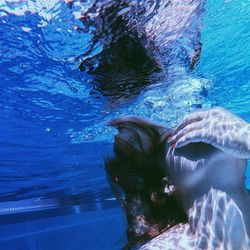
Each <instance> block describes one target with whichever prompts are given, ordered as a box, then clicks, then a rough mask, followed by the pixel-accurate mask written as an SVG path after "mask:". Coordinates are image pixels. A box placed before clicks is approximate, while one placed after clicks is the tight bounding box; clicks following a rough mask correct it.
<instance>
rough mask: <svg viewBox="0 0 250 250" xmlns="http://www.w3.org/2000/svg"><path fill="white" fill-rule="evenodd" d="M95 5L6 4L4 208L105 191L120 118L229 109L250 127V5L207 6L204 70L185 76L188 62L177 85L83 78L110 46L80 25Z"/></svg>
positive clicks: (172, 119) (172, 117)
mask: <svg viewBox="0 0 250 250" xmlns="http://www.w3.org/2000/svg"><path fill="white" fill-rule="evenodd" d="M68 2H69V1H68ZM90 5H91V1H86V2H81V1H75V5H74V7H73V8H72V6H71V7H70V6H69V4H68V5H67V4H66V3H65V2H64V1H57V0H53V1H0V37H1V39H0V51H1V55H0V69H1V70H0V79H1V80H0V84H1V93H0V120H1V122H0V135H1V137H0V145H1V146H0V167H1V168H0V169H1V170H0V201H9V200H20V199H25V198H31V197H57V196H60V195H64V194H67V195H68V194H70V195H72V194H79V193H82V192H85V191H86V190H97V191H96V192H98V190H99V189H101V188H103V187H106V186H107V185H108V184H107V182H106V179H105V174H104V170H103V157H104V156H105V155H108V154H109V152H110V151H111V148H112V145H111V143H112V135H113V134H114V131H112V130H111V129H109V128H107V127H106V126H105V122H107V121H108V120H109V119H111V118H112V117H114V116H119V115H123V114H139V115H143V116H146V117H149V118H152V119H154V120H157V121H160V122H167V123H168V124H169V126H174V124H176V123H177V121H178V120H179V119H181V117H182V116H183V115H184V114H185V113H187V112H189V111H190V110H194V109H196V108H199V107H210V106H215V105H220V106H224V107H225V108H228V109H229V110H231V111H232V112H234V113H236V114H238V115H240V116H241V117H242V118H244V119H246V120H248V121H250V81H249V79H250V60H249V58H250V34H249V27H250V19H249V16H250V8H249V1H248V0H234V1H231V0H217V1H215V0H208V1H207V3H206V6H205V9H206V11H205V14H204V18H203V25H202V30H201V41H202V44H203V48H202V54H201V58H200V61H199V64H198V65H197V66H196V68H195V69H194V70H193V71H192V72H185V73H183V71H182V68H181V66H182V65H181V66H180V65H179V64H178V62H179V61H181V58H179V60H177V62H175V63H174V64H173V65H170V68H171V67H173V68H175V69H176V68H177V69H178V67H179V66H180V70H179V71H178V70H177V71H178V72H177V73H176V72H175V73H176V74H173V76H172V77H170V78H168V79H165V78H164V76H162V74H161V73H156V74H151V75H150V76H148V75H147V74H146V73H145V72H148V68H150V69H151V68H154V66H152V67H151V66H150V65H151V64H150V62H149V66H147V67H148V68H147V67H146V66H145V67H146V69H145V71H143V70H142V69H140V74H139V73H138V71H136V70H135V71H131V70H130V71H129V70H127V71H126V70H124V69H123V68H122V67H124V68H126V67H127V65H125V64H124V62H122V63H121V65H118V66H117V67H118V68H119V67H120V71H121V72H119V70H117V71H116V74H114V73H113V71H112V70H111V71H110V72H111V73H110V75H108V76H106V78H105V77H103V76H102V74H101V73H102V72H101V71H99V72H98V71H95V73H91V72H90V70H89V69H88V66H86V65H85V66H84V67H82V68H81V66H82V65H83V64H82V62H85V61H88V59H89V58H90V59H91V58H93V60H92V61H91V60H90V62H91V66H93V67H94V68H95V67H96V68H98V63H99V64H100V62H99V61H98V60H99V59H96V58H97V57H98V55H99V54H101V53H102V51H103V46H104V44H105V43H107V41H104V40H103V39H102V37H100V38H99V39H100V40H98V41H96V42H95V43H94V36H93V34H92V33H91V32H90V30H91V28H92V29H94V26H93V27H92V26H91V27H90V29H88V30H86V27H87V25H85V24H84V22H81V21H80V20H79V18H80V17H81V16H82V15H83V13H84V11H86V10H87V8H88V7H89V6H90ZM93 44H94V45H93ZM92 45H93V46H92ZM91 46H92V47H91ZM138 53H139V52H138ZM177 55H178V54H177ZM173 58H174V57H173ZM138 63H139V62H138ZM125 66H126V67H125ZM133 67H134V68H133V69H135V66H133ZM103 69H104V70H106V69H107V70H108V69H109V68H108V67H106V68H105V67H103ZM156 71H157V70H156ZM96 72H97V73H96ZM100 72H101V73H100ZM117 72H118V73H120V74H118V73H117ZM134 72H136V73H134ZM112 73H113V74H112ZM122 73H123V74H122ZM126 77H128V78H129V77H130V78H129V79H127V78H126ZM104 82H105V84H104ZM138 82H140V84H138ZM114 83H115V84H114ZM201 90H203V92H202V91H201ZM204 91H205V92H206V93H205V94H204ZM207 93H208V96H207ZM183 96H185V98H187V99H185V98H183ZM187 100H188V102H187ZM190 100H191V101H190ZM190 102H191V104H190ZM248 184H249V185H250V182H249V183H248Z"/></svg>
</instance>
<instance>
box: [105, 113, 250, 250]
mask: <svg viewBox="0 0 250 250" xmlns="http://www.w3.org/2000/svg"><path fill="white" fill-rule="evenodd" d="M203 112H204V111H203ZM199 113H200V112H199ZM206 113H210V114H211V115H212V114H214V115H215V117H220V116H221V117H227V118H228V119H230V120H227V119H226V120H225V119H222V120H221V121H217V120H216V123H217V124H216V125H217V126H216V127H215V130H212V134H211V135H210V137H211V138H210V139H212V138H215V139H214V141H217V143H219V144H220V143H223V140H222V141H221V142H220V139H221V135H219V134H218V133H217V132H218V131H217V130H216V129H218V126H219V127H223V128H224V129H226V130H227V131H225V136H227V135H231V137H230V139H229V140H230V141H231V143H229V144H225V145H224V144H221V145H223V147H221V146H220V147H221V148H223V151H221V150H219V149H217V148H215V147H213V146H211V145H209V144H205V143H191V144H188V145H186V146H184V147H182V148H178V149H175V151H173V150H172V149H173V148H172V147H171V145H170V144H169V142H168V141H167V140H166V138H169V134H170V130H169V129H167V128H165V127H163V126H160V125H156V124H152V123H151V122H148V121H145V120H142V119H140V118H136V117H127V118H122V119H117V120H114V121H112V122H111V125H112V126H115V127H116V128H117V129H118V134H117V135H116V137H115V143H114V151H115V158H113V159H112V160H110V161H108V162H107V163H106V171H107V175H108V176H109V180H110V184H111V187H112V189H113V191H114V194H115V196H116V197H117V198H118V199H119V200H120V201H121V204H122V206H123V208H124V210H125V213H126V216H127V220H128V240H129V243H128V245H127V247H131V245H133V246H134V245H136V244H137V243H139V244H140V245H141V248H140V249H145V250H146V249H149V250H150V249H250V241H249V236H250V213H249V205H250V198H249V195H248V193H247V190H246V188H245V183H244V180H245V170H246V163H247V161H246V158H248V157H249V154H250V147H249V141H248V140H247V138H246V139H244V138H240V140H239V139H238V134H239V133H241V132H240V131H243V132H245V131H249V130H248V129H249V124H247V123H246V122H244V121H243V120H241V119H239V118H238V117H236V116H233V115H231V114H230V113H229V112H227V111H225V110H224V109H212V110H211V111H208V112H204V114H206ZM218 114H219V116H218ZM194 115H195V114H194ZM194 115H191V117H194ZM214 115H212V117H214ZM231 119H233V123H234V124H235V126H233V127H232V126H231V123H230V121H231ZM195 121H196V122H197V120H195ZM192 122H194V119H193V120H192ZM228 124H229V125H228ZM237 124H240V125H241V126H240V127H239V126H238V127H237ZM205 129H207V132H209V131H210V128H209V127H207V128H206V127H205ZM205 129H203V130H205ZM216 131H217V132H216ZM230 131H234V132H235V133H236V134H235V135H234V136H232V133H230ZM227 132H229V133H227ZM214 133H217V134H214ZM248 133H249V132H248ZM193 136H194V138H196V137H195V134H194V135H193ZM216 138H218V140H217V139H216ZM199 140H200V141H203V140H207V137H204V138H203V137H200V139H199ZM170 141H171V140H170ZM227 141H228V140H227ZM236 141H240V142H241V145H242V147H240V148H239V149H238V148H237V150H236V151H235V150H233V151H232V149H230V148H233V147H234V146H233V145H235V143H236ZM211 142H212V141H211ZM212 143H214V142H212ZM216 145H217V144H216ZM241 148H248V150H247V151H244V152H243V151H242V150H240V149H241ZM224 151H225V152H234V155H237V157H238V156H240V158H241V159H240V158H236V157H234V156H231V155H230V154H228V153H225V152H224ZM165 175H166V176H167V179H166V177H165V178H164V176H165ZM163 180H164V181H165V182H164V183H163V182H162V181H163ZM165 185H166V187H165ZM164 187H165V188H164ZM156 235H159V236H157V237H155V236H156ZM154 237H155V238H154ZM152 238H154V239H152ZM150 239H152V240H151V241H149V242H148V243H146V244H144V245H143V243H144V242H145V241H147V240H150ZM137 246H138V245H137Z"/></svg>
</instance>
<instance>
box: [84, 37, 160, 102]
mask: <svg viewBox="0 0 250 250" xmlns="http://www.w3.org/2000/svg"><path fill="white" fill-rule="evenodd" d="M96 61H98V62H97V64H98V66H97V68H95V69H94V68H92V67H91V65H94V64H95V63H96ZM87 68H88V69H89V70H90V73H91V74H93V75H94V79H95V80H94V85H95V86H94V89H95V90H97V91H98V92H100V93H101V94H102V95H103V96H106V97H110V98H111V99H115V100H117V99H120V98H128V97H130V96H131V95H137V94H138V93H139V92H140V91H141V90H142V89H143V88H145V87H146V86H148V85H149V84H150V83H152V82H153V81H156V80H157V78H160V76H159V75H158V74H157V73H159V72H160V67H159V65H158V64H157V62H156V61H155V60H154V59H153V58H152V57H150V56H149V55H148V54H147V51H146V49H145V48H144V47H143V41H142V39H139V38H138V37H137V36H136V34H131V33H127V34H126V35H124V36H122V37H120V38H119V39H118V40H117V41H116V42H114V43H112V44H111V45H110V46H109V47H108V48H106V49H104V51H103V52H102V53H101V54H100V55H98V57H97V58H92V59H91V60H89V61H85V62H83V63H82V64H81V65H80V70H81V71H86V70H87Z"/></svg>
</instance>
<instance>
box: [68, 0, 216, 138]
mask: <svg viewBox="0 0 250 250" xmlns="http://www.w3.org/2000/svg"><path fill="white" fill-rule="evenodd" d="M68 5H69V7H70V8H71V9H72V12H73V13H74V11H75V12H76V13H79V8H80V10H81V6H84V4H83V3H81V2H80V1H70V3H69V4H68ZM204 5H205V1H197V0H195V1H191V0H190V1H189V0H188V1H183V0H179V1H178V0H174V1H169V0H160V1H131V0H122V1H112V0H111V1H101V0H96V1H94V2H91V4H89V5H88V6H86V4H85V8H83V7H82V12H81V15H80V20H81V21H82V23H83V24H84V27H85V29H84V32H90V33H91V34H92V36H93V39H92V40H93V43H92V44H91V46H90V47H89V50H88V52H87V53H85V54H84V55H82V56H81V57H80V58H79V59H80V61H81V65H80V69H82V70H84V71H89V72H90V73H93V74H94V75H97V77H96V80H94V84H95V85H94V89H95V90H98V91H99V92H101V93H102V94H103V95H104V96H108V98H109V100H111V102H107V103H106V104H105V106H104V109H105V114H104V115H103V117H102V118H101V119H103V121H104V122H106V121H107V120H110V119H111V118H112V117H114V116H120V115H125V114H128V113H129V114H134V115H140V116H144V117H147V118H151V119H154V120H156V121H160V122H163V121H164V122H168V123H169V124H168V125H169V126H170V127H172V126H173V125H175V124H173V123H174V122H177V121H178V120H179V119H180V118H181V117H183V116H184V115H185V114H187V113H188V112H190V111H193V110H195V109H197V108H200V107H202V105H203V103H204V97H205V96H206V95H207V93H208V89H209V88H210V85H211V82H210V81H208V80H206V79H203V78H199V77H195V78H194V77H193V76H192V69H193V67H194V66H195V64H196V63H197V61H198V60H199V55H200V52H201V21H202V16H203V13H204ZM77 8H78V9H77ZM131 96H132V98H131V99H132V100H131V99H128V97H131ZM124 99H125V100H124ZM113 103H114V104H113ZM125 104H126V107H125ZM103 130H105V128H104V126H103V125H102V124H98V125H96V126H95V127H94V128H93V127H89V128H84V129H83V130H82V131H81V140H83V141H85V140H92V141H94V140H95V139H96V138H97V137H98V139H99V140H105V139H107V138H106V137H107V136H108V135H109V134H110V131H105V132H104V131H103ZM100 134H101V135H102V137H100Z"/></svg>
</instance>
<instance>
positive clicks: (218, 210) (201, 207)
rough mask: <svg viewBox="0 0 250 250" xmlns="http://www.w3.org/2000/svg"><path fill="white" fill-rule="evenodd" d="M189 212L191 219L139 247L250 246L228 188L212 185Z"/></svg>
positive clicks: (183, 249)
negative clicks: (216, 187) (220, 188)
mask: <svg viewBox="0 0 250 250" xmlns="http://www.w3.org/2000/svg"><path fill="white" fill-rule="evenodd" d="M188 214H189V216H188V217H189V223H187V224H178V225H176V226H174V227H173V228H171V229H170V230H168V231H166V232H164V233H162V234H161V235H159V236H158V237H156V238H154V239H153V240H151V241H150V242H148V243H147V244H145V245H143V246H142V247H141V248H140V250H161V249H165V250H172V249H173V250H174V249H175V250H176V249H177V250H191V249H192V250H194V249H195V250H196V249H197V250H198V249H199V250H203V249H215V250H217V249H218V250H219V249H220V250H222V249H223V250H224V249H225V250H234V249H239V250H247V249H250V244H249V238H248V236H247V232H246V228H245V224H244V219H243V215H242V212H241V211H240V210H239V208H238V206H237V204H236V203H235V202H234V200H233V199H231V198H230V197H229V196H228V195H227V194H226V193H225V192H222V191H218V190H215V189H211V190H210V191H209V193H207V194H205V195H204V196H203V197H201V198H200V199H199V200H197V201H196V202H195V204H194V206H193V207H192V208H191V209H189V211H188ZM235 221H237V225H236V226H237V228H236V227H235ZM239 229H240V230H239Z"/></svg>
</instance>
